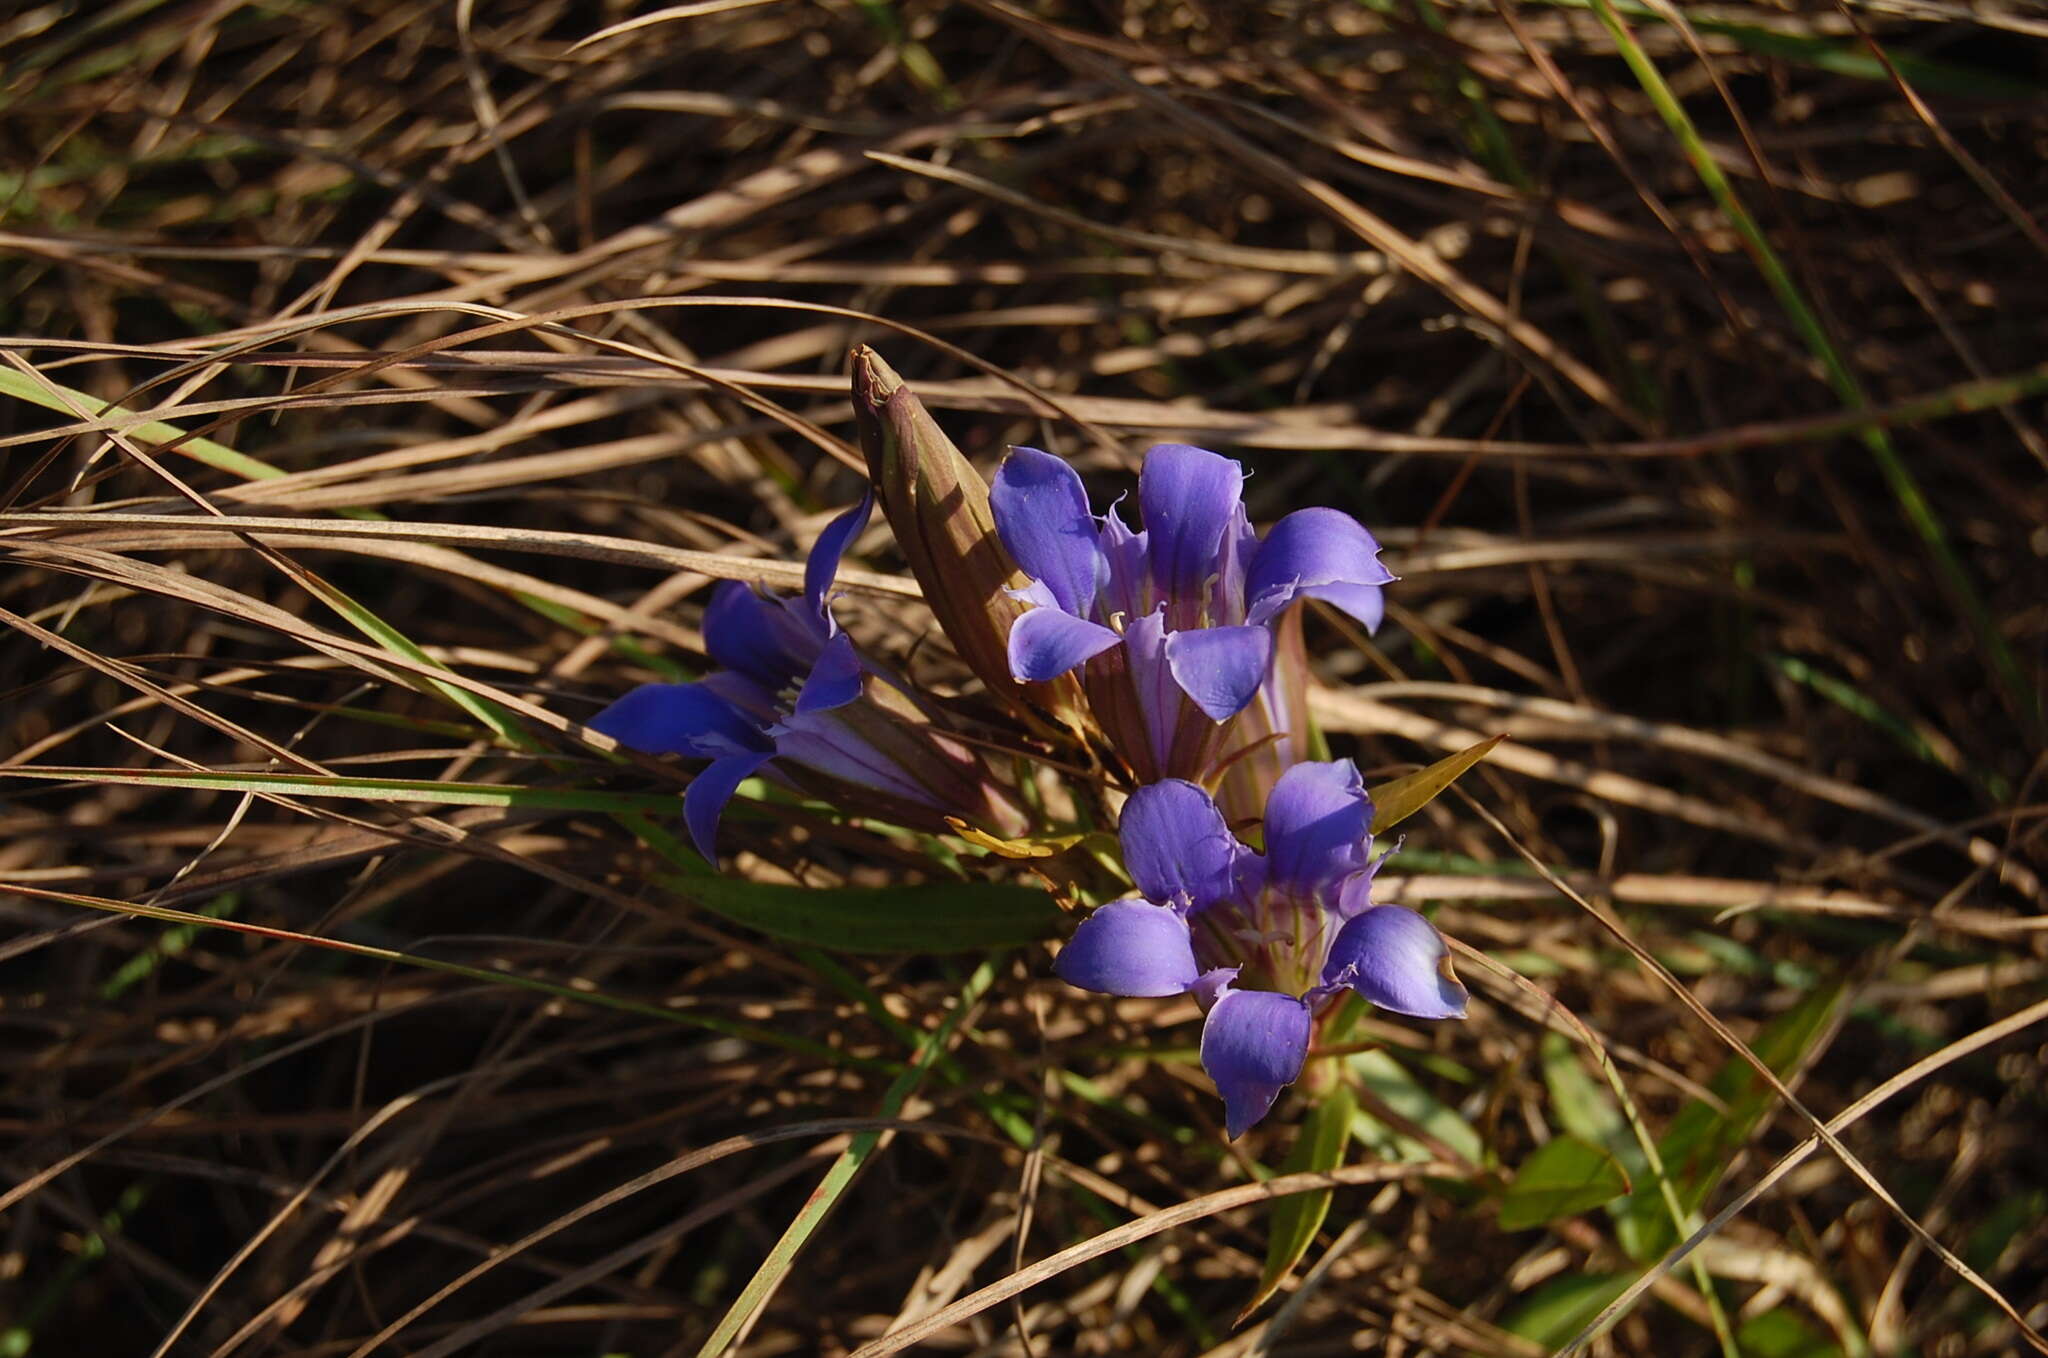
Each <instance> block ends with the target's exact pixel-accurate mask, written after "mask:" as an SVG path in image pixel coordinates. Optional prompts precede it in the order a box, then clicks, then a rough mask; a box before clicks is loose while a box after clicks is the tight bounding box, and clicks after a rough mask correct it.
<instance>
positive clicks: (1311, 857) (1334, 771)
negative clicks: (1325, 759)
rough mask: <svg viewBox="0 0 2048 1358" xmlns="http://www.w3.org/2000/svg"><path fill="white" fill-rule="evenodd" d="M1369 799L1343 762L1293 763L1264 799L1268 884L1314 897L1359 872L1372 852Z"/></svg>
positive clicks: (1347, 762) (1351, 767) (1361, 782)
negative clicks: (1306, 893)
mask: <svg viewBox="0 0 2048 1358" xmlns="http://www.w3.org/2000/svg"><path fill="white" fill-rule="evenodd" d="M1371 830H1372V799H1371V798H1370V797H1368V796H1366V792H1365V783H1364V780H1362V779H1361V778H1360V777H1359V776H1358V766H1357V765H1355V764H1353V763H1352V762H1351V761H1350V760H1348V759H1338V760H1333V761H1331V762H1329V763H1315V762H1310V763H1305V764H1296V765H1295V766H1294V767H1293V768H1291V769H1289V770H1287V772H1285V773H1283V774H1281V775H1280V781H1279V782H1277V783H1275V784H1274V785H1273V791H1272V792H1271V793H1270V794H1269V795H1268V796H1267V798H1266V863H1267V867H1268V868H1269V870H1270V872H1271V875H1272V879H1273V880H1274V881H1275V882H1279V883H1282V884H1284V885H1286V886H1288V887H1291V888H1293V889H1295V890H1297V891H1305V892H1314V891H1317V890H1319V889H1321V888H1323V887H1327V886H1330V885H1333V884H1335V883H1336V882H1337V881H1338V880H1339V879H1341V878H1344V877H1346V876H1349V875H1350V874H1351V873H1354V872H1356V871H1358V870H1359V869H1360V868H1363V867H1364V866H1365V865H1366V864H1367V862H1369V861H1370V855H1371V852H1372V835H1371V833H1370V832H1371Z"/></svg>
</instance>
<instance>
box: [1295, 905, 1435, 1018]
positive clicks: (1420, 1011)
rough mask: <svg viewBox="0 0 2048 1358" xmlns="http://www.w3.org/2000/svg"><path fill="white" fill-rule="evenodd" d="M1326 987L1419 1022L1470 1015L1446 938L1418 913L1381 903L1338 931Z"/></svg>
mask: <svg viewBox="0 0 2048 1358" xmlns="http://www.w3.org/2000/svg"><path fill="white" fill-rule="evenodd" d="M1323 983H1324V984H1325V985H1348V986H1350V987H1351V988H1352V989H1353V990H1355V991H1357V992H1358V993H1359V994H1360V995H1363V996H1364V997H1365V998H1366V999H1368V1000H1370V1001H1372V1002H1373V1003H1374V1004H1376V1005H1378V1006H1379V1007H1380V1008H1382V1009H1390V1010H1392V1011H1393V1012H1394V1013H1396V1014H1407V1015H1410V1016H1411V1017H1414V1018H1429V1019H1443V1018H1463V1017H1465V999H1466V996H1465V987H1464V986H1463V985H1461V984H1460V983H1459V981H1458V978H1457V977H1456V976H1454V975H1452V974H1451V953H1450V949H1449V948H1446V947H1445V946H1444V939H1443V935H1442V934H1439V933H1438V932H1437V931H1436V926H1435V925H1433V924H1431V923H1430V922H1429V921H1428V920H1426V919H1424V918H1423V917H1422V916H1420V915H1418V914H1416V913H1415V912H1414V911H1413V910H1410V909H1408V908H1407V907H1405V906H1399V905H1376V906H1374V907H1372V909H1370V910H1368V911H1366V912H1365V913H1364V914H1362V915H1360V916H1358V917H1357V918H1356V919H1353V920H1352V921H1351V922H1350V923H1348V924H1346V925H1345V926H1344V927H1343V929H1341V930H1339V931H1338V934H1337V941H1336V942H1335V943H1333V944H1331V945H1330V960H1329V962H1328V963H1327V964H1326V965H1325V966H1324V968H1323Z"/></svg>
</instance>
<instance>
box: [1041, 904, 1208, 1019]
mask: <svg viewBox="0 0 2048 1358" xmlns="http://www.w3.org/2000/svg"><path fill="white" fill-rule="evenodd" d="M1052 969H1053V970H1054V971H1055V972H1057V973H1058V974H1059V978H1060V979H1061V980H1062V981H1065V982H1066V983H1067V984H1068V985H1071V986H1079V987H1080V988H1081V989H1083V990H1093V991H1096V992H1098V993H1100V994H1104V995H1154V996H1157V995H1178V994H1180V993H1181V992H1183V991H1185V990H1186V989H1187V988H1188V987H1189V986H1191V985H1193V984H1194V983H1195V977H1196V976H1197V975H1198V974H1199V972H1198V970H1197V968H1196V966H1195V947H1194V943H1193V942H1192V940H1191V939H1190V938H1189V937H1188V922H1187V921H1186V920H1184V919H1182V918H1181V915H1180V912H1179V911H1177V910H1169V909H1167V908H1166V907H1165V906H1161V905H1151V904H1148V903H1147V902H1145V901H1111V902H1110V903H1109V904H1108V905H1105V906H1103V907H1101V908H1100V909H1098V910H1097V911H1096V912H1095V913H1094V914H1092V915H1090V916H1089V917H1088V918H1087V919H1084V920H1082V921H1081V927H1080V928H1079V929H1076V930H1075V931H1074V939H1073V941H1072V942H1071V943H1069V944H1067V946H1066V947H1064V948H1062V949H1060V955H1059V956H1058V957H1057V958H1055V959H1054V961H1053V964H1052Z"/></svg>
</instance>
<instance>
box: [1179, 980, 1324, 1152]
mask: <svg viewBox="0 0 2048 1358" xmlns="http://www.w3.org/2000/svg"><path fill="white" fill-rule="evenodd" d="M1311 1026H1312V1025H1311V1023H1310V1020H1309V1012H1308V1006H1307V1005H1306V1004H1304V1003H1302V1002H1301V1001H1300V1000H1299V999H1296V998H1295V997H1294V996H1292V995H1282V994H1278V993H1277V992H1274V991H1271V990H1237V989H1235V988H1226V989H1225V990H1224V991H1223V993H1222V994H1221V995H1220V996H1219V997H1218V998H1217V1000H1216V1003H1215V1004H1214V1005H1212V1006H1211V1007H1210V1009H1209V1017H1208V1020H1207V1021H1206V1022H1204V1023H1203V1024H1202V1069H1203V1070H1206V1071H1208V1072H1209V1078H1210V1079H1212V1080H1214V1081H1215V1082H1216V1092H1217V1093H1219V1094H1221V1095H1222V1096H1223V1130H1224V1132H1225V1134H1226V1135H1228V1136H1229V1137H1230V1139H1231V1140H1232V1141H1235V1140H1237V1138H1238V1137H1240V1136H1243V1135H1244V1134H1245V1132H1246V1131H1247V1130H1248V1129H1249V1128H1250V1127H1251V1126H1252V1124H1253V1123H1255V1122H1257V1121H1258V1120H1259V1119H1260V1118H1262V1117H1264V1116H1266V1113H1267V1110H1269V1109H1271V1108H1272V1106H1273V1100H1275V1099H1277V1098H1279V1097H1280V1091H1281V1090H1283V1089H1285V1088H1286V1087H1287V1086H1288V1085H1291V1084H1293V1083H1294V1081H1295V1078H1296V1077H1297V1076H1299V1075H1300V1074H1301V1063H1302V1061H1303V1060H1304V1059H1306V1058H1307V1056H1308V1041H1309V1031H1310V1028H1311Z"/></svg>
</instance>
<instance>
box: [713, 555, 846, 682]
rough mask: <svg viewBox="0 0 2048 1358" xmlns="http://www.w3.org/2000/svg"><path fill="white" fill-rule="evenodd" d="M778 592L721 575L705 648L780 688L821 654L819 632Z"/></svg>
mask: <svg viewBox="0 0 2048 1358" xmlns="http://www.w3.org/2000/svg"><path fill="white" fill-rule="evenodd" d="M784 603H785V601H784V600H783V599H781V598H779V597H773V598H763V597H762V596H761V595H760V594H758V593H756V592H755V590H754V589H753V587H752V586H750V585H743V584H741V583H740V582H739V581H737V580H721V581H719V582H718V584H717V585H716V586H715V587H714V588H713V589H712V591H711V602H710V603H708V604H706V605H705V606H704V649H705V651H706V652H707V653H709V654H710V656H711V658H712V659H713V660H716V661H717V662H718V663H719V664H720V665H722V666H724V667H725V668H726V669H729V670H736V671H738V672H739V673H740V674H743V675H745V676H746V677H747V678H749V679H751V680H753V681H754V682H755V683H757V684H759V685H760V686H761V687H762V688H764V689H767V690H768V691H769V692H770V693H780V692H781V691H782V690H783V689H785V688H788V687H789V686H790V685H791V684H794V683H795V682H796V681H797V680H798V679H800V678H802V677H803V674H804V671H805V670H807V669H808V668H810V664H811V661H812V660H813V659H815V658H816V656H817V653H818V641H819V637H818V635H816V634H815V633H814V631H813V629H812V628H811V627H810V626H809V625H807V623H806V621H804V620H801V619H799V618H798V617H795V616H792V615H791V613H790V611H789V610H788V609H787V608H785V607H784V606H783V605H784Z"/></svg>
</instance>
